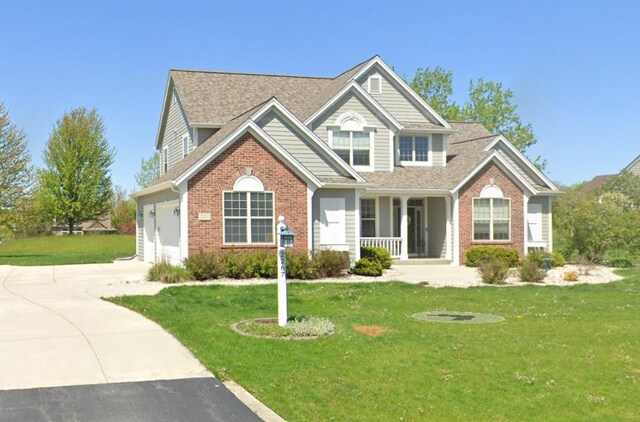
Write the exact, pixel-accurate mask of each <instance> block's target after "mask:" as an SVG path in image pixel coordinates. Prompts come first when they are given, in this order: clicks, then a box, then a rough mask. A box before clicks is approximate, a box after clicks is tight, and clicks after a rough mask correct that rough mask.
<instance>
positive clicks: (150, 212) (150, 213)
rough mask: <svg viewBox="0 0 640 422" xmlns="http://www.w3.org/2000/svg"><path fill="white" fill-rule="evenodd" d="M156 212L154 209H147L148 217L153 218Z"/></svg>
mask: <svg viewBox="0 0 640 422" xmlns="http://www.w3.org/2000/svg"><path fill="white" fill-rule="evenodd" d="M155 216H156V212H155V211H154V210H151V211H149V217H151V218H155Z"/></svg>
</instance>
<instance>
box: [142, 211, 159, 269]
mask: <svg viewBox="0 0 640 422" xmlns="http://www.w3.org/2000/svg"><path fill="white" fill-rule="evenodd" d="M142 213H143V214H144V216H143V219H144V221H143V224H144V246H143V248H144V249H143V258H142V259H143V260H144V262H155V261H156V250H155V248H156V246H155V237H156V227H155V219H154V218H153V204H149V205H145V206H144V207H142Z"/></svg>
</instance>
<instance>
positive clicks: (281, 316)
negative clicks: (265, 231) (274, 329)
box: [276, 216, 295, 327]
mask: <svg viewBox="0 0 640 422" xmlns="http://www.w3.org/2000/svg"><path fill="white" fill-rule="evenodd" d="M276 236H277V239H276V243H277V245H278V325H279V326H281V327H284V326H285V325H286V324H287V255H286V248H290V247H292V246H293V238H294V236H295V234H294V233H293V232H290V231H289V230H287V226H286V225H285V224H284V217H283V216H280V217H278V226H277V230H276Z"/></svg>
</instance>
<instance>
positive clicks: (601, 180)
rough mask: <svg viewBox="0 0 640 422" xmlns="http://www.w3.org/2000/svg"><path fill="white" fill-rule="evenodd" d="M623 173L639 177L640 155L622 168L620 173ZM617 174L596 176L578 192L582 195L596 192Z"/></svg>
mask: <svg viewBox="0 0 640 422" xmlns="http://www.w3.org/2000/svg"><path fill="white" fill-rule="evenodd" d="M625 171H630V172H632V173H634V174H637V175H638V176H640V155H638V156H637V157H636V158H635V159H634V160H633V161H631V162H630V163H629V165H628V166H626V167H625V168H623V169H622V171H621V172H620V173H624V172H625ZM620 173H618V174H620ZM618 174H601V175H599V176H596V177H594V178H593V179H591V180H589V181H588V182H587V183H585V184H584V186H582V187H581V188H580V191H581V192H582V193H589V192H593V191H595V190H598V189H600V188H601V187H602V186H604V185H605V184H606V183H607V182H609V181H610V180H612V179H613V178H614V177H616V176H617V175H618Z"/></svg>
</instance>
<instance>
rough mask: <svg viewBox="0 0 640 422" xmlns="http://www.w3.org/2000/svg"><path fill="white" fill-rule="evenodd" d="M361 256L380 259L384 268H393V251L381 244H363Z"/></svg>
mask: <svg viewBox="0 0 640 422" xmlns="http://www.w3.org/2000/svg"><path fill="white" fill-rule="evenodd" d="M360 256H361V257H362V258H367V259H373V260H375V261H378V262H379V263H380V265H382V268H384V269H388V268H391V264H393V259H391V252H389V251H388V250H387V249H385V248H383V247H381V246H363V247H361V248H360Z"/></svg>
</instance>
